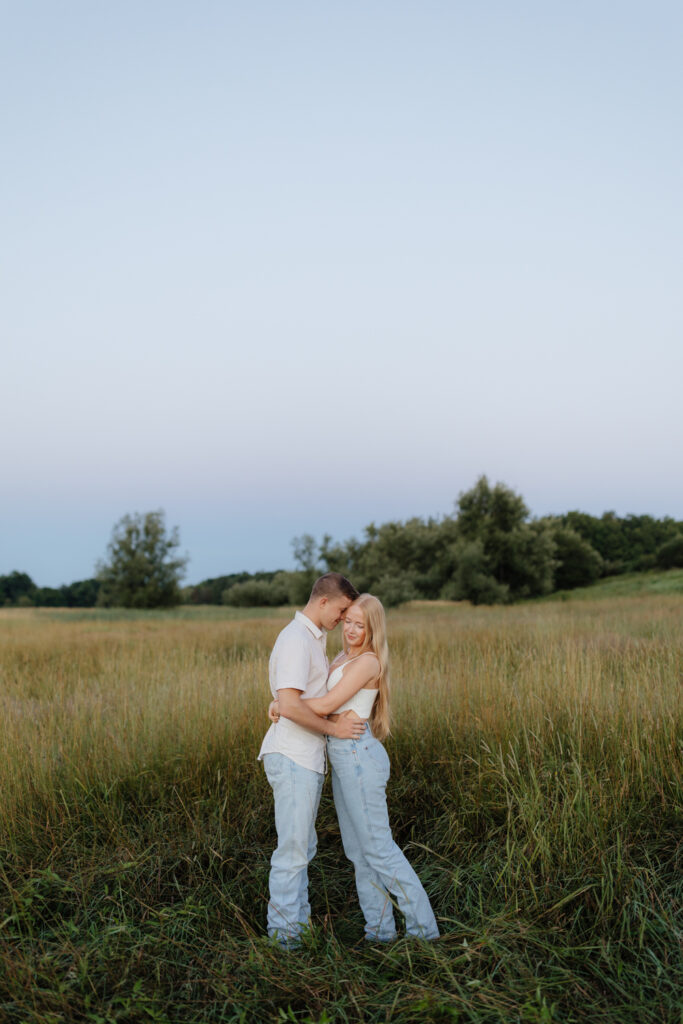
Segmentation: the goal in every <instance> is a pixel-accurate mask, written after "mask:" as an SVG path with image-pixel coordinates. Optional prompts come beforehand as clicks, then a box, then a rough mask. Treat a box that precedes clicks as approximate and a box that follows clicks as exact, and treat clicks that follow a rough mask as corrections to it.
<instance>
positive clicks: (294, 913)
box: [263, 754, 325, 948]
mask: <svg viewBox="0 0 683 1024" xmlns="http://www.w3.org/2000/svg"><path fill="white" fill-rule="evenodd" d="M263 765H264V767H265V770H266V776H267V778H268V782H269V783H270V785H271V787H272V790H273V797H274V799H275V828H276V829H277V848H276V850H275V852H274V853H273V856H272V857H271V858H270V880H269V886H270V902H269V903H268V934H269V935H270V937H271V938H274V939H275V940H276V941H277V942H279V943H280V945H281V946H285V947H288V948H293V947H295V946H296V945H297V944H298V942H299V939H300V937H301V930H302V928H303V927H304V926H305V925H306V924H307V923H308V920H309V918H310V916H311V905H310V903H309V902H308V865H309V862H310V861H311V860H312V859H313V857H314V856H315V851H316V850H317V848H318V837H317V836H316V833H315V818H316V815H317V813H318V804H319V803H320V794H321V792H322V788H323V781H324V778H325V776H324V775H321V773H320V772H314V771H311V770H310V769H309V768H302V766H301V765H299V764H297V763H296V762H295V761H292V760H291V758H289V757H285V755H284V754H264V756H263Z"/></svg>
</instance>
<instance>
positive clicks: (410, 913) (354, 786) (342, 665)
mask: <svg viewBox="0 0 683 1024" xmlns="http://www.w3.org/2000/svg"><path fill="white" fill-rule="evenodd" d="M343 636H344V648H343V650H342V651H341V652H340V653H339V654H338V655H337V657H336V658H335V660H334V661H333V662H332V664H331V665H330V674H329V676H328V679H327V688H328V693H327V695H326V696H325V697H317V698H315V699H312V700H309V701H307V704H308V705H309V706H310V708H311V709H312V710H313V711H315V713H316V714H318V715H321V716H328V717H329V718H332V719H334V720H336V719H337V718H338V717H340V716H341V715H355V717H356V718H358V719H359V720H360V721H362V722H364V723H365V732H364V733H363V735H362V736H361V738H360V739H359V740H339V739H335V738H334V737H330V736H328V738H327V753H328V757H329V760H330V765H331V767H332V792H333V794H334V803H335V806H336V809H337V816H338V818H339V827H340V830H341V836H342V843H343V845H344V852H345V854H346V856H347V857H348V858H349V860H351V861H352V862H353V865H354V867H355V870H356V888H357V890H358V899H359V901H360V905H361V909H362V911H363V915H364V917H365V937H366V939H369V940H370V941H374V942H391V941H392V939H395V938H396V924H395V922H394V914H393V908H392V898H393V900H395V902H396V903H397V904H398V906H399V908H400V910H401V911H402V912H403V914H404V915H405V919H406V934H408V935H413V936H416V937H419V938H423V939H435V938H437V937H438V935H439V929H438V928H437V924H436V920H435V918H434V913H433V911H432V908H431V906H430V903H429V899H428V897H427V894H426V892H425V891H424V888H423V887H422V883H421V882H420V879H419V878H418V877H417V875H416V874H415V872H414V871H413V869H412V868H411V866H410V864H409V863H408V861H407V860H406V858H405V856H404V855H403V853H402V852H401V850H400V849H399V847H398V846H397V845H396V843H395V842H394V840H393V837H392V835H391V827H390V825H389V815H388V812H387V801H386V785H387V782H388V780H389V758H388V756H387V753H386V751H385V749H384V747H383V746H382V744H381V742H380V740H383V739H384V738H385V737H386V736H387V735H388V732H389V651H388V648H387V641H386V620H385V616H384V609H383V607H382V605H381V603H380V601H378V599H377V598H376V597H373V596H372V594H361V595H360V597H359V598H358V599H357V600H356V601H354V603H353V604H352V605H351V606H350V608H349V609H348V611H347V612H346V616H345V619H344V626H343ZM270 714H271V718H273V719H275V720H277V717H278V708H277V701H274V702H273V704H271V711H270Z"/></svg>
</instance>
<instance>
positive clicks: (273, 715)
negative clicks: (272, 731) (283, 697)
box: [268, 700, 280, 722]
mask: <svg viewBox="0 0 683 1024" xmlns="http://www.w3.org/2000/svg"><path fill="white" fill-rule="evenodd" d="M268 718H269V719H270V720H271V722H279V721H280V701H279V700H271V702H270V704H269V705H268Z"/></svg>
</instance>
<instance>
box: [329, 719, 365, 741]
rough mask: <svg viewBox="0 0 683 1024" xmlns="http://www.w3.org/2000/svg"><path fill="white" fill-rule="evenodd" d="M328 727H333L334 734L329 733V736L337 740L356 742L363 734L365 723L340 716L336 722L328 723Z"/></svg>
mask: <svg viewBox="0 0 683 1024" xmlns="http://www.w3.org/2000/svg"><path fill="white" fill-rule="evenodd" d="M330 725H333V726H334V732H331V733H330V736H334V737H335V739H338V740H357V739H360V737H361V736H362V735H363V733H364V732H365V722H361V721H359V720H358V719H357V718H351V716H350V715H348V716H347V715H342V716H341V718H338V719H337V721H336V722H330Z"/></svg>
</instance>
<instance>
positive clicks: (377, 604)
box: [344, 594, 391, 740]
mask: <svg viewBox="0 0 683 1024" xmlns="http://www.w3.org/2000/svg"><path fill="white" fill-rule="evenodd" d="M351 607H352V608H360V610H361V611H362V613H363V621H364V623H365V639H364V640H363V647H362V648H361V651H360V654H365V652H366V651H372V653H373V654H374V655H376V656H377V660H378V661H379V678H378V680H377V687H378V689H379V693H378V694H377V699H376V700H375V703H374V704H373V705H372V711H371V713H370V728H371V729H372V735H373V736H376V737H377V739H378V740H383V739H386V737H387V736H388V735H389V727H390V724H391V716H390V713H389V648H388V646H387V620H386V616H385V615H384V608H383V607H382V602H381V601H380V600H379V599H378V598H376V597H375V596H374V595H373V594H361V595H360V597H357V598H356V600H355V601H354V602H353V604H352V605H351ZM344 650H345V651H346V640H344Z"/></svg>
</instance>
